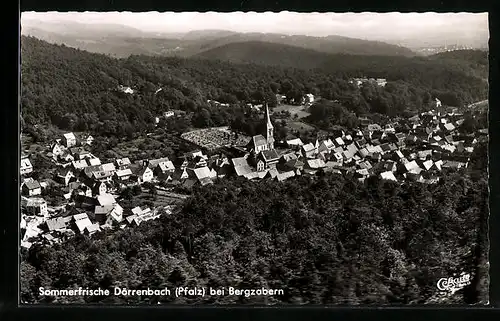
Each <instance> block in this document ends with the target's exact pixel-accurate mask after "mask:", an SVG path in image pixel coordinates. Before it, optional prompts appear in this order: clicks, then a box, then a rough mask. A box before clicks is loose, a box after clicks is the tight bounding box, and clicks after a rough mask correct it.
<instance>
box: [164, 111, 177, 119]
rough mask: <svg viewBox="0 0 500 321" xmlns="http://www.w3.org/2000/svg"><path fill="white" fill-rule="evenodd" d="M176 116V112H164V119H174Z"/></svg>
mask: <svg viewBox="0 0 500 321" xmlns="http://www.w3.org/2000/svg"><path fill="white" fill-rule="evenodd" d="M174 115H175V113H174V111H173V110H167V111H164V112H163V117H164V118H169V117H173V116H174Z"/></svg>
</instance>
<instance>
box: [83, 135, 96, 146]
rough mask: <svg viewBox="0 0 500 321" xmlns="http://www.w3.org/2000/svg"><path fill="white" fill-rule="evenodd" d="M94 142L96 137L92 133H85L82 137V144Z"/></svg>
mask: <svg viewBox="0 0 500 321" xmlns="http://www.w3.org/2000/svg"><path fill="white" fill-rule="evenodd" d="M93 142H94V137H92V136H91V135H83V136H82V138H81V144H82V145H92V143H93Z"/></svg>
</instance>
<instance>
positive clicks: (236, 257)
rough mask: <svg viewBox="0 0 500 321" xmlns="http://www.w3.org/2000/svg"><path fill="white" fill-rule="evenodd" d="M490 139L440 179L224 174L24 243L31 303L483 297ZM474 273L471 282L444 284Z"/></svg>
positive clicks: (24, 288)
mask: <svg viewBox="0 0 500 321" xmlns="http://www.w3.org/2000/svg"><path fill="white" fill-rule="evenodd" d="M487 166H488V161H487V145H486V144H481V145H480V146H478V147H477V148H476V149H475V151H474V154H473V157H472V159H471V163H470V165H469V167H468V168H467V169H462V170H461V171H460V172H455V173H453V172H450V173H448V175H444V176H443V178H442V180H441V181H440V182H439V183H438V184H435V185H426V184H418V183H412V182H407V183H404V184H403V185H399V184H398V183H394V182H391V181H384V180H379V179H378V178H376V177H373V178H371V179H369V180H368V181H367V182H365V184H362V183H359V182H358V181H357V180H355V179H352V178H350V177H344V176H339V175H336V174H328V173H321V172H320V173H318V175H317V176H315V177H311V176H300V177H296V178H293V179H290V180H287V181H285V182H276V181H271V180H263V181H258V182H252V183H249V182H248V181H247V180H245V179H237V178H234V179H224V180H222V181H218V182H216V184H214V185H212V186H210V187H197V188H195V189H194V191H193V193H192V195H191V196H190V197H189V198H188V199H187V200H186V201H185V202H184V203H183V204H182V206H180V207H179V208H178V210H177V211H176V212H175V213H173V214H171V215H164V216H162V217H161V218H160V219H158V220H156V221H149V222H144V223H142V224H141V225H140V226H139V227H137V228H130V229H125V230H120V229H118V230H117V231H104V232H99V233H100V234H97V235H94V236H93V237H92V238H89V237H87V236H77V237H75V238H73V239H70V240H68V241H65V242H64V243H62V244H55V245H54V246H51V247H46V246H41V245H35V246H33V247H32V248H31V249H30V250H29V251H23V252H22V253H21V267H20V273H21V279H20V282H21V301H22V302H28V303H49V302H52V303H98V304H157V303H176V304H195V303H207V304H235V303H239V304H377V305H381V304H421V303H457V304H458V303H460V304H464V303H468V304H472V303H485V302H487V291H488V268H487V262H488V254H487V253H488V246H489V245H488V236H487V235H488V234H487V230H488V225H487V220H488V213H489V210H488V178H487ZM462 271H465V272H467V273H470V274H471V276H472V283H471V285H470V286H468V287H466V288H465V289H463V290H460V291H459V292H458V293H456V294H455V295H453V296H447V295H445V296H440V295H438V294H437V289H436V282H437V280H438V279H440V278H442V277H445V276H446V277H447V276H453V275H456V274H457V273H460V272H462ZM98 286H100V287H101V288H113V287H115V286H117V287H127V288H128V289H144V288H147V287H150V288H163V287H169V288H172V287H176V286H190V287H195V286H197V287H216V288H219V287H226V288H227V287H228V286H233V287H236V288H261V287H266V288H274V289H283V290H284V293H285V294H284V295H283V296H274V297H245V296H220V297H211V296H205V297H195V296H192V297H180V298H175V296H174V295H172V296H162V297H154V296H153V297H137V296H129V297H121V296H109V297H96V296H95V297H77V296H73V297H71V296H69V297H40V296H39V291H38V288H39V287H45V288H47V289H70V288H76V289H77V288H78V287H82V288H87V287H88V288H97V287H98Z"/></svg>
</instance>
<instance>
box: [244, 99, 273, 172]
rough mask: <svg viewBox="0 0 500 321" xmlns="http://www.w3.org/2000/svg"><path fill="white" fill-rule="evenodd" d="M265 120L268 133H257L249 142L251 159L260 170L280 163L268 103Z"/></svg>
mask: <svg viewBox="0 0 500 321" xmlns="http://www.w3.org/2000/svg"><path fill="white" fill-rule="evenodd" d="M264 121H265V122H266V133H265V136H264V135H255V136H253V137H252V139H251V140H250V142H249V144H248V149H249V151H250V156H251V157H250V160H251V161H252V163H253V164H252V165H254V166H256V167H257V170H258V171H264V170H266V169H269V168H273V167H275V166H276V163H278V160H279V155H278V153H277V152H276V150H275V149H274V126H273V124H272V123H271V116H270V114H269V107H268V105H267V104H266V109H265V116H264Z"/></svg>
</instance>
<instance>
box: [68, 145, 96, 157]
mask: <svg viewBox="0 0 500 321" xmlns="http://www.w3.org/2000/svg"><path fill="white" fill-rule="evenodd" d="M69 152H70V153H71V155H72V156H73V158H74V159H78V160H80V159H85V158H90V157H91V156H92V154H90V152H89V151H88V150H85V148H83V147H71V148H70V149H69Z"/></svg>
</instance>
